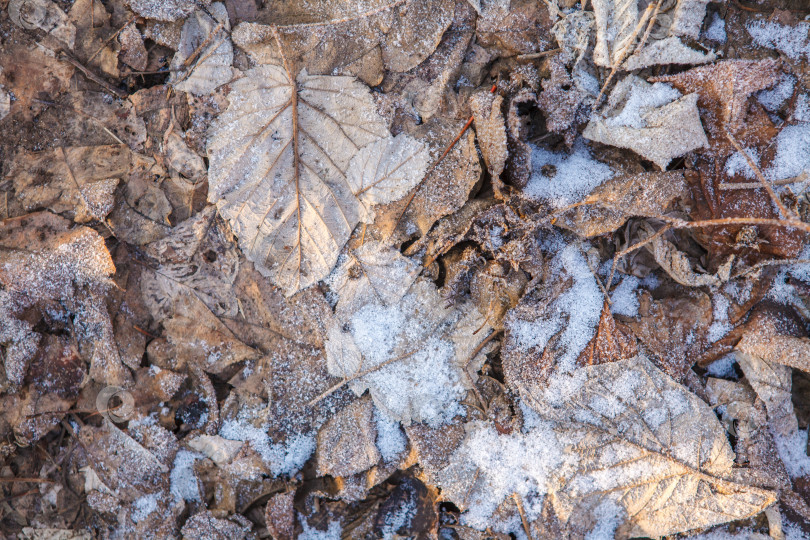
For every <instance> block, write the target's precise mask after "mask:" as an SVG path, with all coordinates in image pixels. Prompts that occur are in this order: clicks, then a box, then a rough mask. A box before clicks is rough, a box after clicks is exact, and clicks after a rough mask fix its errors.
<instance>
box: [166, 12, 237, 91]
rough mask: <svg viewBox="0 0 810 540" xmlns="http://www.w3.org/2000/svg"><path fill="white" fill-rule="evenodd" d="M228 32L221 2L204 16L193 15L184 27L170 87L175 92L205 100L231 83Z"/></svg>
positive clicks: (173, 63) (231, 73)
mask: <svg viewBox="0 0 810 540" xmlns="http://www.w3.org/2000/svg"><path fill="white" fill-rule="evenodd" d="M209 14H210V15H209ZM212 16H213V18H211V17H212ZM230 29H231V25H230V23H229V22H228V11H227V10H226V9H225V5H224V4H222V3H220V2H216V3H214V4H211V6H210V8H208V12H207V13H206V12H204V11H202V10H198V11H196V12H194V14H193V15H192V16H191V17H189V18H188V19H187V20H186V23H185V24H184V25H183V32H182V34H181V36H180V45H179V46H178V48H177V53H176V54H175V55H174V58H173V59H172V63H171V69H172V70H174V71H173V73H172V76H171V77H170V79H169V83H170V84H173V85H174V87H175V88H177V89H178V90H182V91H184V92H190V93H192V94H194V95H195V96H204V95H206V94H210V93H211V92H213V91H214V90H216V89H217V88H218V87H220V86H222V85H223V84H225V83H227V82H228V81H230V80H231V78H232V77H233V69H232V68H231V63H232V62H233V45H231V40H230V38H229V37H228V32H229V31H230ZM200 47H202V48H200ZM192 55H193V58H192ZM187 63H190V65H186V64H187Z"/></svg>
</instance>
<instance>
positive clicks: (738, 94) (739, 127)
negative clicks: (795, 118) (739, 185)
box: [649, 59, 780, 156]
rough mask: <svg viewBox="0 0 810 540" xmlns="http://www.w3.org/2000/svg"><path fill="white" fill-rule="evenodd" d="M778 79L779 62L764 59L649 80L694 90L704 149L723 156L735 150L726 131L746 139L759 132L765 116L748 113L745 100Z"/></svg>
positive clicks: (718, 64) (730, 62)
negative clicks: (705, 137) (706, 140)
mask: <svg viewBox="0 0 810 540" xmlns="http://www.w3.org/2000/svg"><path fill="white" fill-rule="evenodd" d="M779 78H780V71H779V64H778V62H777V61H776V60H773V59H765V60H759V61H754V60H724V61H721V62H716V63H714V64H712V65H708V66H700V67H696V68H692V69H690V70H688V71H684V72H683V73H678V74H676V75H664V76H660V77H651V78H650V79H649V80H650V82H667V83H669V84H671V85H672V86H674V87H675V88H677V89H678V90H680V91H681V92H683V93H684V94H688V95H691V94H692V93H697V94H698V105H699V106H700V108H701V110H703V111H705V113H704V115H703V120H704V121H705V123H706V131H707V133H708V135H709V142H710V143H711V144H710V145H708V146H707V151H708V152H711V153H713V154H716V155H721V156H725V155H730V154H732V153H733V152H734V148H733V146H732V145H731V143H730V142H729V141H728V135H727V134H726V130H728V131H730V132H731V133H732V134H734V135H735V136H737V137H738V138H740V139H746V140H747V139H748V135H750V134H754V135H756V133H757V132H758V131H762V130H761V129H760V124H761V122H764V121H765V120H767V116H766V115H764V112H763V111H761V110H760V113H759V114H760V116H765V118H764V119H762V120H760V119H759V118H758V117H757V116H756V112H754V113H753V114H752V113H749V110H748V106H747V104H746V103H747V101H748V99H749V97H750V96H751V94H753V93H754V92H757V91H759V90H762V89H764V88H768V87H769V86H772V85H773V84H775V83H776V82H777V81H778V80H779ZM743 135H746V136H745V137H743ZM768 139H770V137H768Z"/></svg>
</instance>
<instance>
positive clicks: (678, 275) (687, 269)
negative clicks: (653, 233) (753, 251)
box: [645, 236, 734, 287]
mask: <svg viewBox="0 0 810 540" xmlns="http://www.w3.org/2000/svg"><path fill="white" fill-rule="evenodd" d="M645 247H646V248H647V250H648V251H649V252H650V253H652V255H653V257H654V258H655V262H657V263H658V264H659V265H660V266H661V268H662V269H663V270H664V271H665V272H666V273H667V274H668V275H669V277H671V278H672V279H674V280H675V281H677V282H678V283H680V284H681V285H686V286H687V287H705V286H710V287H718V286H720V285H722V284H723V283H725V282H726V281H728V280H729V277H730V276H731V266H732V264H733V262H734V256H731V257H729V258H728V260H726V262H725V263H723V264H721V265H720V267H719V268H718V269H717V272H715V273H714V274H707V273H703V272H696V271H695V270H693V269H692V263H691V262H690V261H689V257H688V256H687V255H686V254H685V253H684V252H683V251H680V250H679V249H678V248H677V247H676V246H675V244H673V243H672V242H670V241H669V240H667V239H666V238H664V237H663V236H657V237H655V238H654V239H653V240H652V241H651V242H650V243H649V244H648V245H646V246H645Z"/></svg>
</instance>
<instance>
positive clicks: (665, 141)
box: [582, 75, 709, 170]
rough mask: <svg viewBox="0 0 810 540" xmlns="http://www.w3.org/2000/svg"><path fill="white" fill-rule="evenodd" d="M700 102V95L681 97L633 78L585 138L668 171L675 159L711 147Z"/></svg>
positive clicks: (616, 92) (619, 88)
mask: <svg viewBox="0 0 810 540" xmlns="http://www.w3.org/2000/svg"><path fill="white" fill-rule="evenodd" d="M697 102H698V96H697V94H689V95H686V96H683V97H680V95H679V93H678V92H676V91H675V90H673V89H672V88H669V87H667V86H655V85H650V84H648V83H647V82H645V81H644V80H643V79H641V78H639V77H636V76H632V75H631V76H629V77H627V78H625V79H624V80H623V81H622V82H621V83H620V84H618V85H617V86H616V88H615V89H614V90H613V92H612V93H611V95H610V101H609V105H610V106H609V109H608V111H606V112H604V113H603V114H601V115H598V116H596V115H594V116H593V117H592V119H591V121H590V122H589V123H588V126H587V127H586V128H585V131H584V132H583V134H582V135H583V136H584V137H585V138H586V139H590V140H592V141H597V142H601V143H604V144H609V145H612V146H618V147H619V148H629V149H630V150H633V151H634V152H636V153H638V154H640V155H641V156H642V157H644V158H646V159H649V160H650V161H652V162H653V163H655V164H656V165H658V166H659V167H660V168H661V169H662V170H665V169H666V167H667V165H669V162H670V161H672V160H673V159H674V158H676V157H679V156H682V155H684V154H686V153H687V152H690V151H692V150H695V149H697V148H701V147H704V146H708V144H709V142H708V140H707V139H706V134H705V133H704V132H703V125H702V124H701V123H700V115H699V114H698V108H697Z"/></svg>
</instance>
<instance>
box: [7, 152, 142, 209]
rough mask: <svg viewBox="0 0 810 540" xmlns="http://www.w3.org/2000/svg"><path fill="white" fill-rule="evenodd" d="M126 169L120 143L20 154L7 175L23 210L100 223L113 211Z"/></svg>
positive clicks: (127, 159)
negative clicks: (57, 214)
mask: <svg viewBox="0 0 810 540" xmlns="http://www.w3.org/2000/svg"><path fill="white" fill-rule="evenodd" d="M129 170H130V151H129V149H128V148H127V147H126V146H122V145H102V146H74V147H70V148H57V149H54V150H45V151H43V152H21V153H19V154H17V155H16V156H15V157H14V160H13V161H12V162H11V165H10V167H9V169H8V174H7V177H9V178H11V179H12V180H13V182H14V189H15V191H16V193H17V197H19V199H20V202H21V203H22V205H23V208H24V209H25V210H28V211H31V210H35V209H38V208H50V209H52V210H53V211H54V212H68V213H69V215H71V214H72V217H73V219H74V221H76V222H77V223H86V222H88V221H92V220H99V221H103V220H104V218H105V217H106V216H107V215H108V214H109V213H110V212H111V211H112V208H113V204H114V199H113V195H114V193H115V189H116V187H117V186H118V183H119V181H120V179H122V178H126V177H127V176H128V174H129Z"/></svg>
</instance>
